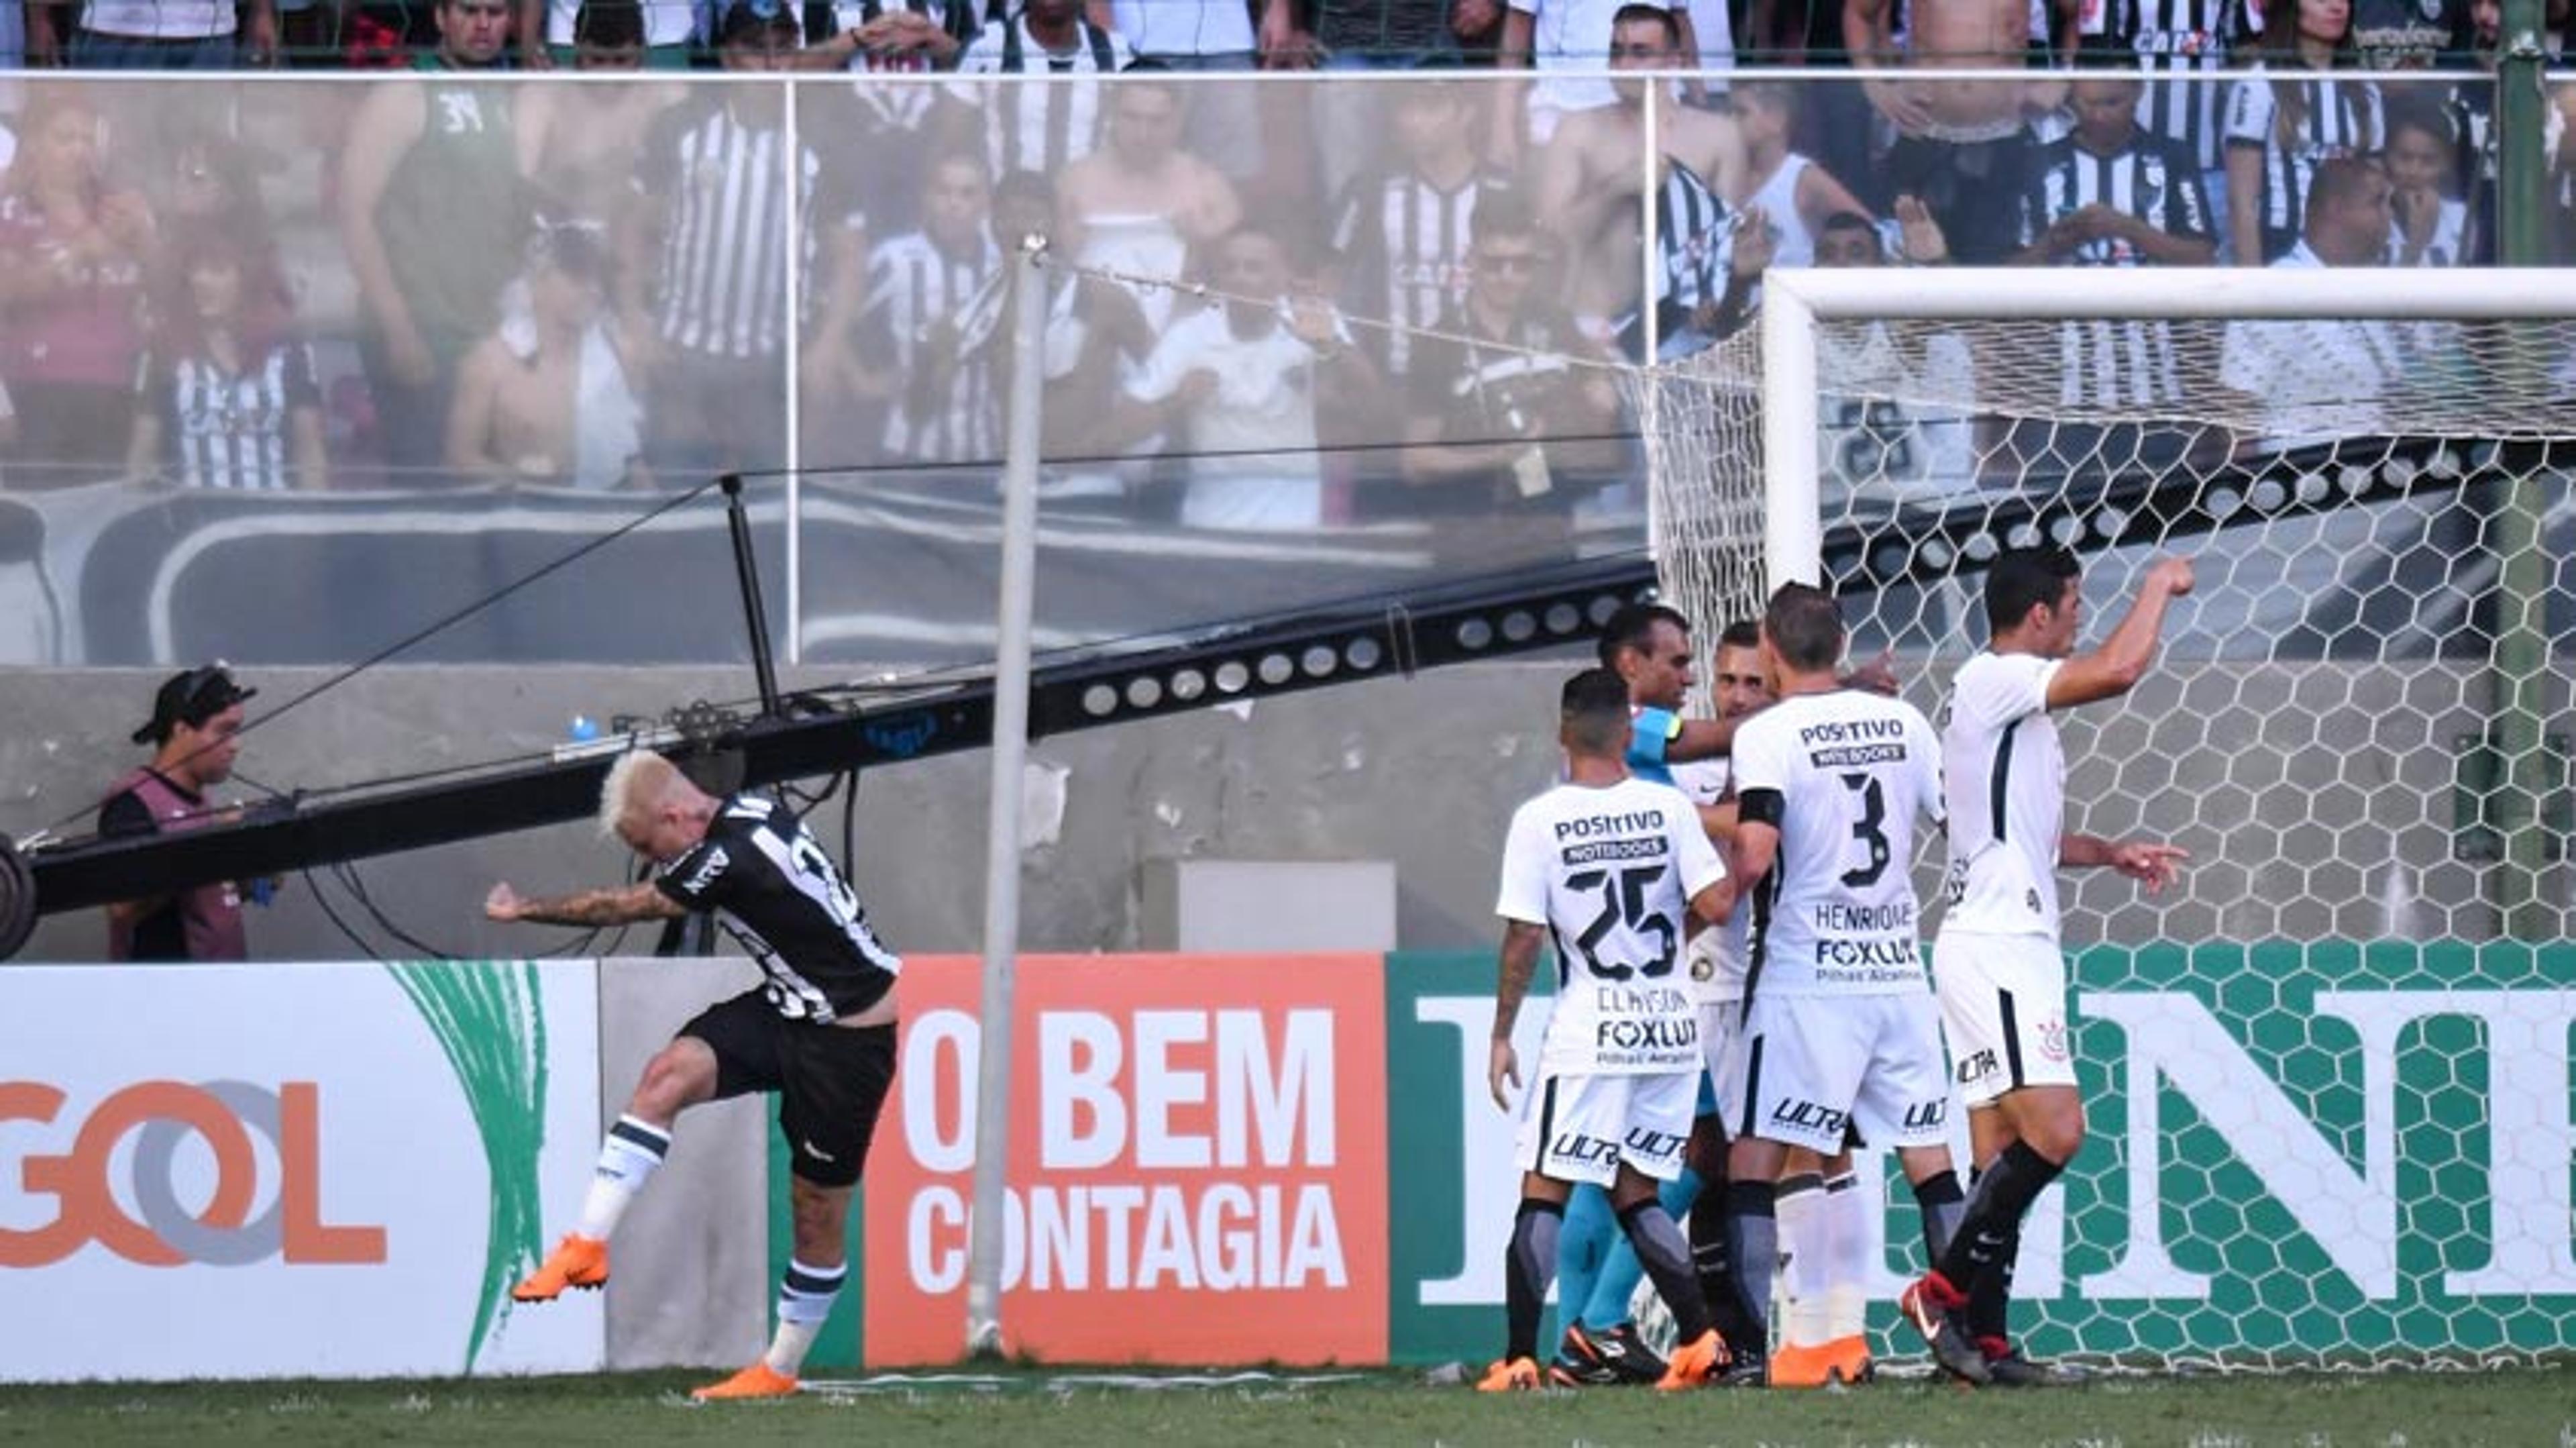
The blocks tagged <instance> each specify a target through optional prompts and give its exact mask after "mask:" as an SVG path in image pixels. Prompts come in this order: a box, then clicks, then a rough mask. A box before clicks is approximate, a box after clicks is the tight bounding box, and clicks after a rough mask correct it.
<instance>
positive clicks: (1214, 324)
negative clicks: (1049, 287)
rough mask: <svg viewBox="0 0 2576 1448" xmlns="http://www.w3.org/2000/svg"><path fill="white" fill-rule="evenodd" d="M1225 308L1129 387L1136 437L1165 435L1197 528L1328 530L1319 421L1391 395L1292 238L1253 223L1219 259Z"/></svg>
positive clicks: (1178, 340)
mask: <svg viewBox="0 0 2576 1448" xmlns="http://www.w3.org/2000/svg"><path fill="white" fill-rule="evenodd" d="M1212 257H1213V264H1212V266H1211V267H1210V271H1211V273H1212V275H1211V280H1212V281H1213V283H1214V284H1215V287H1216V289H1217V290H1218V291H1220V292H1222V293H1224V294H1225V300H1223V301H1220V302H1218V303H1217V304H1215V305H1213V306H1210V307H1206V308H1203V309H1201V310H1199V311H1196V312H1193V313H1191V314H1190V315H1188V316H1186V317H1183V318H1181V319H1180V320H1178V321H1176V322H1174V323H1173V324H1172V326H1171V328H1170V330H1168V331H1166V332H1164V333H1163V335H1162V339H1161V340H1160V341H1159V342H1157V343H1156V344H1155V346H1154V352H1153V355H1152V356H1150V357H1148V358H1147V359H1146V361H1145V366H1144V368H1143V370H1142V371H1141V372H1140V373H1139V374H1138V375H1137V376H1136V378H1135V379H1134V380H1133V381H1131V382H1129V383H1128V384H1127V399H1128V400H1127V405H1126V406H1125V407H1124V408H1123V409H1122V412H1123V414H1124V418H1125V422H1124V428H1123V430H1124V431H1125V433H1126V435H1128V436H1130V437H1142V436H1146V435H1150V434H1153V433H1156V432H1167V433H1168V434H1169V435H1170V436H1171V437H1172V438H1173V439H1174V440H1175V441H1177V442H1178V443H1179V445H1180V449H1181V452H1182V455H1183V457H1184V459H1185V462H1184V464H1183V466H1184V469H1185V472H1186V476H1187V479H1188V481H1187V482H1186V484H1185V485H1184V487H1183V490H1182V496H1181V523H1182V525H1183V526H1185V527H1191V528H1229V529H1258V530H1270V529H1308V528H1314V527H1316V526H1318V525H1320V524H1321V523H1323V522H1324V506H1323V492H1324V488H1323V459H1322V457H1321V456H1320V454H1319V452H1318V450H1317V444H1318V441H1319V438H1318V434H1317V427H1316V416H1317V413H1318V411H1319V410H1320V409H1323V408H1327V407H1330V408H1334V409H1340V408H1349V407H1355V406H1358V405H1360V404H1361V403H1362V402H1364V401H1365V400H1366V399H1368V398H1369V397H1370V396H1371V395H1372V394H1373V393H1374V391H1375V390H1376V389H1377V388H1378V387H1379V386H1380V385H1381V384H1380V382H1379V379H1378V372H1377V369H1376V368H1375V367H1374V366H1372V365H1370V363H1369V360H1368V354H1367V353H1366V352H1363V351H1362V350H1360V349H1359V348H1357V347H1355V346H1352V345H1351V339H1350V335H1349V332H1348V330H1347V329H1346V328H1345V327H1344V326H1343V325H1342V321H1341V318H1340V316H1339V315H1338V314H1337V313H1335V312H1334V310H1333V309H1332V307H1331V306H1329V305H1328V304H1326V303H1325V302H1324V301H1323V299H1322V298H1321V297H1319V296H1315V295H1313V294H1311V293H1308V292H1305V291H1302V290H1301V289H1299V287H1298V286H1297V284H1296V278H1297V276H1298V273H1299V270H1300V268H1299V264H1298V263H1299V258H1297V257H1296V256H1295V255H1294V254H1293V253H1292V252H1291V251H1290V249H1289V246H1288V243H1287V241H1286V240H1285V236H1284V231H1283V229H1282V228H1279V227H1275V226H1272V225H1269V224H1266V223H1262V222H1256V221H1246V222H1245V223H1244V224H1243V225H1241V226H1239V227H1237V228H1236V229H1235V230H1234V232H1233V233H1232V234H1231V235H1229V236H1227V237H1225V238H1224V239H1223V240H1222V241H1220V242H1219V243H1217V244H1216V246H1215V247H1214V248H1212Z"/></svg>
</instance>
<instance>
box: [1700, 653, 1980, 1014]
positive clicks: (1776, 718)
mask: <svg viewBox="0 0 2576 1448" xmlns="http://www.w3.org/2000/svg"><path fill="white" fill-rule="evenodd" d="M1735 788H1736V794H1737V798H1738V799H1739V800H1742V801H1743V802H1744V808H1745V818H1746V819H1748V820H1757V819H1763V818H1765V817H1766V816H1767V815H1769V813H1770V806H1771V804H1772V799H1776V802H1777V815H1776V818H1775V819H1774V823H1776V824H1777V826H1778V828H1779V831H1780V851H1779V855H1778V857H1777V858H1776V859H1775V860H1774V861H1773V863H1772V866H1771V872H1770V874H1769V875H1767V876H1765V877H1764V878H1763V879H1762V880H1761V881H1760V882H1759V883H1758V884H1757V885H1756V886H1755V887H1754V889H1753V890H1752V892H1751V893H1752V895H1753V912H1754V913H1753V946H1752V957H1751V964H1750V966H1749V967H1748V972H1747V978H1746V985H1745V988H1746V990H1747V992H1748V993H1750V994H1763V995H1768V994H1779V995H1880V994H1887V993H1892V992H1898V991H1916V990H1922V989H1924V988H1925V986H1924V978H1923V952H1922V941H1921V937H1920V935H1919V934H1918V918H1917V917H1918V913H1919V910H1918V905H1917V902H1916V900H1915V897H1914V875H1913V871H1912V868H1911V862H1912V860H1913V858H1914V824H1915V821H1916V820H1918V819H1923V820H1930V821H1932V822H1934V823H1936V824H1937V823H1939V821H1940V819H1941V741H1940V740H1939V739H1938V738H1937V737H1935V736H1934V734H1933V732H1932V721H1930V720H1929V719H1926V718H1924V717H1923V713H1922V711H1921V710H1919V709H1917V708H1915V707H1914V706H1913V705H1911V704H1908V703H1906V702H1905V701H1904V700H1902V699H1890V698H1886V697H1884V696H1881V695H1878V694H1872V693H1868V692H1865V691H1863V690H1859V689H1836V690H1834V691H1832V692H1830V693H1823V694H1796V695H1792V696H1790V697H1789V698H1786V699H1783V700H1781V701H1780V702H1779V703H1777V704H1774V705H1772V706H1771V707H1770V708H1768V709H1765V710H1763V711H1762V712H1761V713H1759V714H1756V715H1754V716H1753V717H1752V718H1750V719H1747V720H1745V721H1744V723H1743V724H1742V725H1741V726H1739V727H1738V728H1737V729H1736V731H1735ZM1765 796H1770V797H1772V799H1766V798H1764V797H1765Z"/></svg>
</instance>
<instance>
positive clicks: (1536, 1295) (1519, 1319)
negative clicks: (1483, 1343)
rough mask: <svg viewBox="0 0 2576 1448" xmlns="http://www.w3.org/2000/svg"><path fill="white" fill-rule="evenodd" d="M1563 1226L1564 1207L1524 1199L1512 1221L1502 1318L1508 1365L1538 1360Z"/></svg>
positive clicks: (1504, 1262)
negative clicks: (1543, 1316)
mask: <svg viewBox="0 0 2576 1448" xmlns="http://www.w3.org/2000/svg"><path fill="white" fill-rule="evenodd" d="M1564 1225H1565V1204H1564V1203H1562V1202H1551V1201H1544V1200H1542V1199H1540V1198H1538V1197H1523V1198H1521V1209H1520V1213H1519V1215H1517V1216H1515V1217H1514V1218H1513V1219H1512V1244H1511V1246H1510V1247H1508V1248H1506V1249H1505V1250H1504V1252H1503V1314H1504V1322H1505V1324H1506V1326H1507V1331H1508V1333H1509V1336H1508V1337H1507V1338H1506V1339H1505V1344H1504V1347H1503V1360H1504V1361H1505V1362H1509V1361H1511V1360H1512V1359H1514V1358H1533V1359H1534V1358H1536V1357H1537V1356H1538V1315H1539V1311H1540V1309H1542V1308H1543V1307H1545V1306H1546V1304H1547V1284H1548V1283H1549V1282H1550V1281H1552V1280H1553V1279H1554V1278H1555V1276H1556V1233H1557V1229H1558V1228H1560V1227H1562V1226H1564Z"/></svg>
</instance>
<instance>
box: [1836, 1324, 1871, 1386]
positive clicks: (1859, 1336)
mask: <svg viewBox="0 0 2576 1448" xmlns="http://www.w3.org/2000/svg"><path fill="white" fill-rule="evenodd" d="M1824 1354H1825V1376H1826V1377H1828V1378H1831V1379H1839V1380H1840V1381H1841V1382H1842V1383H1843V1384H1844V1385H1845V1386H1846V1387H1850V1386H1856V1385H1858V1384H1861V1383H1865V1382H1868V1381H1870V1380H1871V1379H1872V1378H1875V1377H1877V1376H1878V1364H1876V1363H1874V1362H1872V1361H1870V1357H1869V1337H1868V1335H1867V1334H1866V1333H1858V1332H1856V1333H1853V1334H1852V1335H1851V1336H1849V1337H1838V1338H1835V1339H1834V1340H1833V1341H1832V1342H1829V1343H1826V1344H1825V1346H1824Z"/></svg>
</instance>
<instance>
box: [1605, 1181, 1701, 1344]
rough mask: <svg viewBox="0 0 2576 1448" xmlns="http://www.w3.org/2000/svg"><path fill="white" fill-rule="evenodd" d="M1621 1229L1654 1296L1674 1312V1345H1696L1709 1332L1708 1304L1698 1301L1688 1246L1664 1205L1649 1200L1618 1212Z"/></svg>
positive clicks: (1695, 1278)
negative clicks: (1651, 1284)
mask: <svg viewBox="0 0 2576 1448" xmlns="http://www.w3.org/2000/svg"><path fill="white" fill-rule="evenodd" d="M1619 1227H1620V1230H1622V1231H1624V1232H1626V1233H1627V1234H1628V1245H1629V1246H1631V1247H1634V1248H1636V1249H1637V1265H1638V1266H1640V1267H1643V1268H1644V1269H1646V1277H1647V1279H1648V1280H1649V1281H1651V1282H1653V1283H1654V1284H1655V1294H1656V1295H1657V1296H1659V1297H1661V1298H1663V1299H1664V1305H1665V1306H1666V1307H1669V1308H1671V1309H1672V1310H1673V1332H1674V1337H1673V1341H1674V1343H1675V1344H1677V1345H1678V1344H1680V1343H1686V1342H1696V1341H1698V1340H1699V1336H1700V1334H1701V1333H1704V1332H1706V1331H1708V1304H1707V1303H1705V1302H1703V1301H1702V1300H1701V1299H1700V1295H1699V1278H1698V1277H1696V1276H1694V1275H1692V1272H1691V1252H1690V1244H1689V1243H1687V1242H1685V1241H1683V1240H1682V1229H1681V1228H1680V1227H1679V1226H1677V1225H1675V1224H1674V1222H1673V1219H1672V1215H1671V1214H1670V1213H1668V1212H1666V1211H1665V1210H1664V1204H1663V1203H1661V1202H1659V1201H1657V1200H1655V1199H1654V1198H1653V1197H1648V1198H1646V1199H1645V1200H1644V1201H1642V1202H1637V1203H1634V1204H1632V1205H1630V1206H1628V1207H1627V1208H1625V1209H1623V1210H1622V1211H1621V1212H1620V1213H1619Z"/></svg>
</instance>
